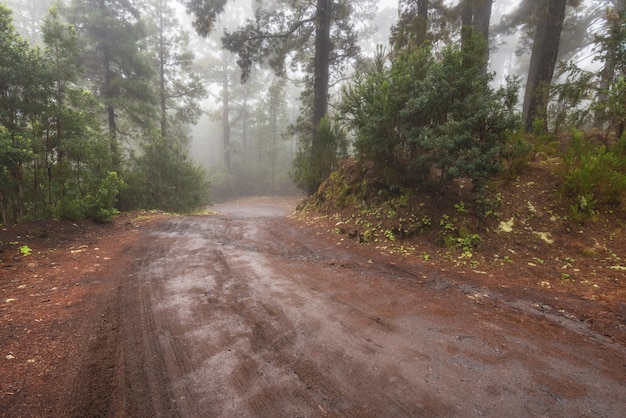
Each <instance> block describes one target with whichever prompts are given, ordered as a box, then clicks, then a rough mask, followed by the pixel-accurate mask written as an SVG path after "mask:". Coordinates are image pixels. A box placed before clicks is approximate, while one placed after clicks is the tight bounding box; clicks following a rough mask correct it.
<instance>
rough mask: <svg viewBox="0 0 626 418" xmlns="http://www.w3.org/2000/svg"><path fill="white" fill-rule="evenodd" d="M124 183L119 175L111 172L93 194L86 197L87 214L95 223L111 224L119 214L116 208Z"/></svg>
mask: <svg viewBox="0 0 626 418" xmlns="http://www.w3.org/2000/svg"><path fill="white" fill-rule="evenodd" d="M124 185H125V183H124V181H123V180H122V179H121V178H119V177H118V175H117V173H115V172H109V174H108V175H107V176H106V177H104V178H103V179H102V180H101V182H100V184H99V185H98V187H97V189H96V191H95V192H94V193H93V194H90V195H87V196H86V197H85V208H86V210H85V214H86V215H87V217H88V218H89V219H92V220H94V221H95V222H103V223H105V222H111V221H112V220H113V218H114V217H115V216H117V215H118V214H119V210H118V209H117V208H116V207H115V204H116V202H117V197H118V195H119V193H120V189H122V188H123V187H124Z"/></svg>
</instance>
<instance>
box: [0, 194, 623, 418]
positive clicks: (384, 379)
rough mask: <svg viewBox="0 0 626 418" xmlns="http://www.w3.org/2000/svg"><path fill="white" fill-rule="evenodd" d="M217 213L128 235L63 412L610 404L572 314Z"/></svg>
mask: <svg viewBox="0 0 626 418" xmlns="http://www.w3.org/2000/svg"><path fill="white" fill-rule="evenodd" d="M215 209H216V210H217V211H219V213H220V214H219V215H214V216H202V217H176V218H169V219H167V220H165V221H163V222H160V223H158V224H157V227H156V228H154V229H152V230H150V231H147V232H143V233H142V234H143V235H142V236H141V238H140V239H138V240H137V241H136V243H135V244H134V245H133V246H132V247H131V248H128V249H126V252H127V253H128V254H132V256H133V257H131V258H132V260H134V261H132V262H131V263H129V264H128V265H123V266H119V271H118V273H117V274H119V275H120V277H122V278H123V280H121V282H120V285H119V287H118V288H117V289H116V291H115V292H114V294H112V295H111V297H110V300H107V301H103V302H102V303H103V305H102V306H104V308H103V311H102V314H101V316H102V321H101V323H99V324H98V329H97V330H96V337H95V339H94V340H92V341H91V342H90V349H89V350H88V352H87V353H85V355H84V358H82V359H81V360H80V362H79V367H80V369H81V372H80V373H78V375H77V377H76V379H75V383H74V384H73V388H72V389H71V393H70V394H69V398H71V399H72V401H71V402H72V406H71V408H69V409H68V412H67V413H68V415H73V416H119V417H122V416H133V417H257V416H262V417H324V416H350V417H352V416H359V417H363V416H376V417H407V416H416V417H477V416H478V417H482V416H485V417H543V416H545V417H616V418H617V417H624V416H626V349H625V347H623V346H621V345H619V344H616V343H614V342H611V341H609V340H608V339H604V338H603V337H602V336H600V335H597V334H595V333H594V332H593V331H591V330H589V329H587V328H585V326H584V325H581V324H580V323H579V322H575V321H568V320H567V318H564V317H562V316H557V315H549V314H548V312H541V310H537V309H528V308H527V307H528V306H529V304H530V303H531V302H532V301H525V300H516V299H511V298H509V297H507V296H504V295H503V294H499V293H497V292H495V291H493V290H485V289H481V288H477V287H473V286H471V285H467V284H459V282H457V281H456V280H455V279H454V278H453V277H447V276H446V275H445V273H438V272H434V271H428V270H426V269H424V268H423V267H420V265H418V264H412V265H410V264H404V263H402V262H399V261H397V260H394V261H393V262H392V261H391V260H390V259H389V258H388V257H386V256H384V255H381V254H380V253H375V252H373V251H372V250H368V249H367V248H364V247H360V246H358V244H350V243H346V242H342V241H340V240H339V238H337V237H333V236H330V235H328V234H324V233H320V234H318V235H315V234H311V232H310V230H308V232H306V233H304V232H303V230H302V228H303V226H302V225H300V224H298V223H297V222H295V221H294V220H291V219H289V218H288V217H287V215H288V211H287V210H285V209H284V208H283V207H275V206H272V205H269V204H268V205H259V204H258V203H256V204H254V205H250V206H246V205H242V204H239V205H232V206H227V205H224V206H218V207H216V208H215ZM5 412H6V411H5Z"/></svg>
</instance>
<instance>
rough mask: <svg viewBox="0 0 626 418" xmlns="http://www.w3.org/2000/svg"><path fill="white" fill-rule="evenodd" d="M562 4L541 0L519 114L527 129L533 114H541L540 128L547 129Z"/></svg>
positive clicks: (562, 14)
mask: <svg viewBox="0 0 626 418" xmlns="http://www.w3.org/2000/svg"><path fill="white" fill-rule="evenodd" d="M566 5H567V0H553V1H548V2H542V6H541V9H540V11H539V20H538V22H537V29H536V31H535V39H534V41H533V49H532V55H531V58H530V68H529V70H528V80H527V82H526V91H525V94H524V107H523V114H522V119H523V123H524V126H525V127H526V131H528V132H530V131H531V130H532V129H533V121H534V120H535V118H541V119H542V120H543V126H542V129H543V130H544V131H547V130H548V120H547V114H548V89H549V88H550V84H551V83H552V76H553V75H554V68H555V66H556V61H557V57H558V53H559V41H560V39H561V30H562V29H563V21H564V20H565V7H566Z"/></svg>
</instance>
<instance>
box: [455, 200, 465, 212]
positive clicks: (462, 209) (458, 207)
mask: <svg viewBox="0 0 626 418" xmlns="http://www.w3.org/2000/svg"><path fill="white" fill-rule="evenodd" d="M454 209H456V211H457V212H459V213H467V209H465V203H464V202H463V201H460V202H459V203H456V204H455V205H454Z"/></svg>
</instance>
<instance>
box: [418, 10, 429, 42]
mask: <svg viewBox="0 0 626 418" xmlns="http://www.w3.org/2000/svg"><path fill="white" fill-rule="evenodd" d="M429 6H430V2H429V1H428V0H418V1H417V34H416V38H415V40H416V45H417V46H420V45H422V44H423V43H424V42H425V41H426V38H427V36H428V7H429Z"/></svg>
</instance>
